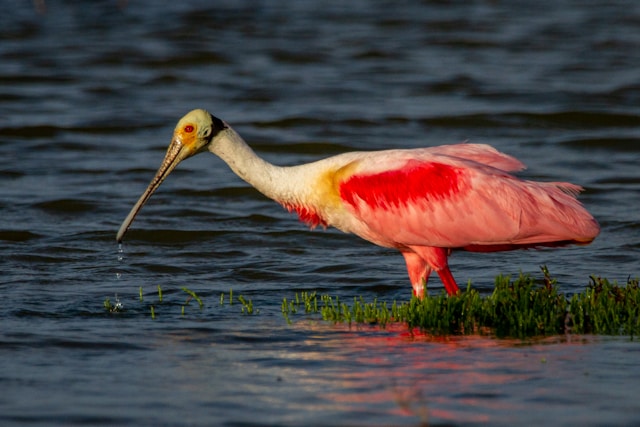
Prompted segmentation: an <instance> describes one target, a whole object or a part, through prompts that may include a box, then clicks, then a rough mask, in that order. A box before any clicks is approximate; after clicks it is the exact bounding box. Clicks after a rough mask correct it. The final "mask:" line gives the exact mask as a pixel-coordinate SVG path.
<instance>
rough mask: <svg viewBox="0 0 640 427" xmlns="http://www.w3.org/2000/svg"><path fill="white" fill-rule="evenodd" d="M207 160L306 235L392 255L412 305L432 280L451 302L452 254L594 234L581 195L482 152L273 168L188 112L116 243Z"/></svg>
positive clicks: (213, 122) (230, 134) (383, 155)
mask: <svg viewBox="0 0 640 427" xmlns="http://www.w3.org/2000/svg"><path fill="white" fill-rule="evenodd" d="M207 150H208V151H210V152H212V153H213V154H216V155H218V156H219V157H220V158H222V160H224V161H225V162H226V163H227V164H228V165H229V167H230V168H231V169H232V170H233V171H234V172H235V173H236V174H237V175H238V176H239V177H240V178H242V179H243V180H245V181H246V182H248V183H249V184H251V185H252V186H254V187H255V188H256V189H257V190H258V191H260V192H261V193H263V194H264V195H265V196H267V197H269V198H271V199H273V200H275V201H277V202H278V203H280V204H281V205H283V206H284V207H285V208H286V209H288V210H289V211H295V212H296V213H297V214H298V216H299V217H300V219H301V220H302V221H303V222H305V223H307V224H308V225H309V226H311V228H313V227H316V226H318V225H321V226H323V227H328V226H333V227H336V228H338V229H339V230H342V231H344V232H346V233H353V234H356V235H358V236H360V237H362V238H363V239H365V240H368V241H370V242H372V243H374V244H376V245H379V246H383V247H387V248H395V249H397V250H398V251H400V253H402V255H403V256H404V259H405V262H406V264H407V270H408V272H409V278H410V280H411V285H412V287H413V293H414V295H416V296H417V297H420V298H422V297H423V296H424V293H425V288H426V284H427V280H428V279H429V275H430V274H431V272H432V271H435V272H436V273H437V274H438V275H439V276H440V279H441V280H442V283H443V284H444V286H445V288H446V290H447V292H448V293H449V294H450V295H453V294H456V293H458V292H459V289H458V285H457V284H456V281H455V280H454V278H453V276H452V275H451V271H450V270H449V265H448V261H447V259H448V256H449V255H450V254H451V252H452V251H453V250H459V249H462V250H467V251H475V252H494V251H506V250H513V249H521V248H535V247H541V246H560V245H566V244H571V243H576V244H588V243H590V242H591V241H592V240H593V239H594V238H595V237H596V236H597V235H598V233H599V232H600V227H599V225H598V223H597V222H596V220H595V219H594V218H593V217H592V216H591V215H590V214H589V213H588V212H587V211H586V210H585V209H584V207H583V206H582V204H580V202H578V201H577V200H576V196H577V194H578V193H579V192H580V191H581V190H582V188H581V187H579V186H577V185H574V184H570V183H566V182H534V181H526V180H522V179H519V178H517V177H515V176H513V175H512V174H510V173H509V172H514V171H519V170H521V169H523V168H524V165H523V164H522V163H520V162H519V161H518V160H517V159H515V158H513V157H511V156H508V155H506V154H503V153H500V152H498V151H497V150H495V149H494V148H493V147H491V146H488V145H484V144H457V145H446V146H440V147H431V148H417V149H409V150H384V151H372V152H353V153H345V154H340V155H337V156H333V157H329V158H327V159H324V160H320V161H317V162H313V163H309V164H304V165H300V166H290V167H280V166H275V165H273V164H271V163H268V162H267V161H265V160H263V159H261V158H260V157H258V156H257V155H256V154H255V153H254V151H253V150H252V149H251V148H250V147H249V146H248V145H247V143H246V142H245V141H244V140H243V139H242V138H241V137H240V135H238V133H237V132H235V131H234V130H233V129H232V128H231V126H229V125H228V124H227V123H225V122H223V121H222V120H220V119H218V118H216V117H214V116H212V115H211V114H209V113H208V112H206V111H204V110H193V111H191V112H189V113H188V114H187V115H185V116H184V117H183V118H182V119H180V121H179V122H178V125H177V126H176V128H175V130H174V133H173V139H172V141H171V144H170V145H169V148H168V150H167V153H166V156H165V158H164V160H163V162H162V165H161V166H160V168H159V169H158V172H157V173H156V175H155V177H154V178H153V180H152V181H151V183H150V184H149V186H148V188H147V189H146V191H145V192H144V193H143V194H142V196H141V197H140V199H139V200H138V202H137V203H136V204H135V205H134V206H133V208H132V209H131V212H130V213H129V215H128V216H127V218H126V219H125V220H124V222H123V223H122V225H121V226H120V230H119V231H118V234H117V240H118V242H121V241H122V238H123V237H124V235H125V233H126V232H127V230H128V228H129V226H130V225H131V223H132V222H133V219H134V218H135V216H136V215H137V213H138V212H139V211H140V209H141V208H142V206H143V205H144V203H145V202H146V201H147V200H148V199H149V197H151V195H152V194H153V192H154V191H155V190H156V189H157V188H158V187H159V186H160V184H161V183H162V181H164V179H165V178H166V177H167V176H168V175H169V173H170V172H171V171H172V170H173V169H174V168H175V167H176V166H177V165H178V163H180V162H181V161H182V160H184V159H186V158H188V157H191V156H193V155H195V154H198V153H201V152H203V151H207Z"/></svg>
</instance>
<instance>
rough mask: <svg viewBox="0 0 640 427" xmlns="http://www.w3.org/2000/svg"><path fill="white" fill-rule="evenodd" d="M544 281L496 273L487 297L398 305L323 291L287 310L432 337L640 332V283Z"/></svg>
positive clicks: (471, 293) (470, 292)
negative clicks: (574, 285)
mask: <svg viewBox="0 0 640 427" xmlns="http://www.w3.org/2000/svg"><path fill="white" fill-rule="evenodd" d="M542 271H543V273H544V276H543V278H542V280H539V281H536V280H535V279H534V278H533V277H531V276H529V275H523V274H521V275H520V276H519V277H518V278H517V279H515V280H511V278H509V277H506V276H498V277H497V278H496V281H495V288H494V291H493V293H491V294H490V295H487V296H481V295H480V294H479V293H478V291H476V290H474V289H471V287H470V285H469V286H468V288H467V290H466V292H463V293H460V294H458V295H454V296H447V295H446V294H444V293H441V294H439V295H435V296H430V297H426V298H424V299H422V300H420V299H418V298H412V299H411V300H409V301H408V302H404V303H398V302H396V301H394V302H393V303H392V304H390V305H389V304H387V303H386V302H379V301H378V300H377V299H374V300H373V301H372V302H365V301H364V300H363V299H362V298H361V297H360V298H354V299H353V302H352V303H347V302H343V301H341V300H340V298H339V297H335V298H333V297H330V296H326V295H323V296H318V295H317V294H316V293H315V292H313V293H309V292H302V293H298V294H296V295H295V299H293V300H286V299H284V300H283V303H282V313H283V315H284V317H285V318H286V319H287V321H289V322H290V321H291V316H292V315H294V314H296V313H298V312H299V311H302V308H304V312H305V313H307V314H313V313H319V314H320V315H321V316H322V318H323V319H324V320H326V321H331V322H336V323H347V324H349V325H351V324H352V323H356V324H377V325H380V326H382V327H384V326H386V325H387V324H388V323H390V322H394V323H405V324H406V325H407V326H408V327H409V328H410V329H414V328H418V329H420V330H422V331H424V332H427V333H430V334H434V335H451V334H491V335H496V336H499V337H516V338H525V337H533V336H548V335H556V334H565V333H574V334H605V335H619V334H623V335H630V336H633V335H637V334H638V333H639V332H640V288H639V286H638V280H629V281H628V282H627V284H626V285H625V286H619V285H617V284H611V283H609V282H608V281H607V280H606V279H601V278H596V277H591V283H590V285H589V286H588V287H587V289H586V290H585V291H584V292H583V293H580V294H576V295H573V296H571V297H570V298H568V297H567V296H565V295H564V294H562V293H560V292H559V291H558V287H557V281H556V280H555V279H554V278H552V277H551V276H550V275H549V273H548V270H546V268H544V267H543V269H542Z"/></svg>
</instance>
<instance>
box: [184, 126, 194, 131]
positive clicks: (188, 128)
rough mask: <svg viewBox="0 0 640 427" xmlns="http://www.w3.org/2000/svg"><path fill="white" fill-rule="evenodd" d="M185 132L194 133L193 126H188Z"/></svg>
mask: <svg viewBox="0 0 640 427" xmlns="http://www.w3.org/2000/svg"><path fill="white" fill-rule="evenodd" d="M184 131H185V132H187V133H191V132H193V126H192V125H186V126H185V127H184Z"/></svg>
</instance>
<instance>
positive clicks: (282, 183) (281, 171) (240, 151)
mask: <svg viewBox="0 0 640 427" xmlns="http://www.w3.org/2000/svg"><path fill="white" fill-rule="evenodd" d="M223 132H224V133H223V134H222V135H220V136H219V137H218V138H217V139H216V140H215V141H213V142H212V143H211V144H210V146H209V151H211V152H212V153H213V154H215V155H217V156H218V157H220V158H221V159H222V160H224V161H225V163H227V164H228V165H229V167H230V168H231V170H233V172H235V174H236V175H238V176H239V177H240V178H242V179H243V180H245V181H246V182H248V183H249V184H251V185H252V186H253V187H255V188H256V189H257V190H258V191H260V192H261V193H262V194H264V195H265V196H267V197H269V198H271V199H273V200H276V201H278V202H281V203H282V202H287V200H288V199H289V197H290V196H291V189H290V188H288V186H287V183H289V182H292V180H291V179H287V177H286V176H285V174H286V172H285V170H286V169H289V168H285V167H280V166H275V165H273V164H271V163H269V162H267V161H266V160H264V159H262V158H260V157H258V155H257V154H256V153H255V152H254V151H253V150H252V149H251V147H249V145H248V144H247V143H246V142H245V141H244V140H243V139H242V137H241V136H240V135H238V133H237V132H236V131H234V130H233V129H232V128H230V127H229V128H227V129H225V130H224V131H223Z"/></svg>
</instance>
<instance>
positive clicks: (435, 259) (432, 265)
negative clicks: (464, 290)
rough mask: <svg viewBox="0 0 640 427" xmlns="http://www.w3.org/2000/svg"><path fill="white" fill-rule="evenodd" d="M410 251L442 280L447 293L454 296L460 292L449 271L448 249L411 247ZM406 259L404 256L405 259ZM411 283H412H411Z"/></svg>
mask: <svg viewBox="0 0 640 427" xmlns="http://www.w3.org/2000/svg"><path fill="white" fill-rule="evenodd" d="M411 249H413V250H414V251H415V253H416V254H417V255H418V256H419V257H420V258H422V260H423V262H424V263H425V264H427V265H428V266H429V271H431V270H435V271H436V272H437V273H438V276H440V280H442V284H443V285H444V287H445V289H446V290H447V293H448V294H449V295H455V294H457V293H458V292H460V289H459V288H458V285H457V284H456V281H455V279H454V278H453V275H451V271H450V270H449V263H448V260H447V258H448V256H449V253H450V252H451V251H450V250H449V249H444V248H434V247H430V246H412V247H411ZM406 258H407V257H406V256H405V259H406ZM412 283H413V282H412Z"/></svg>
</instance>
